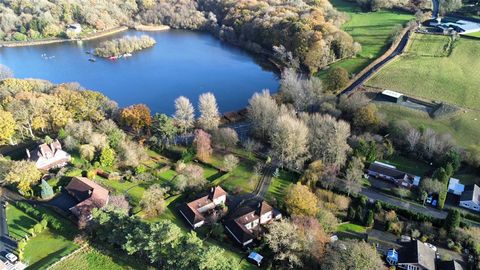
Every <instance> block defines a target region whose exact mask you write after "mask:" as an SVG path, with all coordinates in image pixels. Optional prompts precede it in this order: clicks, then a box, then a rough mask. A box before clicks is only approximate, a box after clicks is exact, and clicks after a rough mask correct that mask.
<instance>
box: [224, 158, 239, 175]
mask: <svg viewBox="0 0 480 270" xmlns="http://www.w3.org/2000/svg"><path fill="white" fill-rule="evenodd" d="M238 162H239V159H238V158H237V157H236V156H234V155H232V154H228V155H225V156H224V157H223V164H222V168H223V170H224V171H226V172H231V171H233V170H234V169H235V168H236V167H237V166H238Z"/></svg>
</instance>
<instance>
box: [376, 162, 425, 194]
mask: <svg viewBox="0 0 480 270" xmlns="http://www.w3.org/2000/svg"><path fill="white" fill-rule="evenodd" d="M367 173H368V175H370V176H372V177H375V178H381V179H384V180H387V181H390V182H393V183H395V184H397V185H399V186H402V187H406V188H411V187H413V186H418V185H419V184H420V177H419V176H415V175H412V174H409V173H405V172H402V171H400V170H397V168H396V167H395V166H393V165H389V164H385V163H381V162H378V161H375V162H373V163H372V164H370V167H369V168H368V170H367Z"/></svg>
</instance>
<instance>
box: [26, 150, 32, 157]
mask: <svg viewBox="0 0 480 270" xmlns="http://www.w3.org/2000/svg"><path fill="white" fill-rule="evenodd" d="M26 151H27V157H28V159H30V158H31V156H30V150H28V149H26Z"/></svg>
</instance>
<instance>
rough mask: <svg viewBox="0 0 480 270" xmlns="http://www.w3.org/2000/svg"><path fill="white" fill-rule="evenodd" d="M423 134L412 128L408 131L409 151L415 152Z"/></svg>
mask: <svg viewBox="0 0 480 270" xmlns="http://www.w3.org/2000/svg"><path fill="white" fill-rule="evenodd" d="M421 136H422V134H421V133H420V131H418V130H417V129H415V128H411V129H410V130H409V131H408V134H407V137H406V138H405V139H406V141H407V143H408V150H409V151H414V150H415V148H416V147H417V145H418V142H419V141H420V138H421Z"/></svg>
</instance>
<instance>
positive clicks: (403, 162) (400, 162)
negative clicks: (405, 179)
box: [381, 155, 435, 177]
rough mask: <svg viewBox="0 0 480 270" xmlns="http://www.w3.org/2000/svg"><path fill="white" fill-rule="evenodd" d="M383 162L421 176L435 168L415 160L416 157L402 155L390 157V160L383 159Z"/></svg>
mask: <svg viewBox="0 0 480 270" xmlns="http://www.w3.org/2000/svg"><path fill="white" fill-rule="evenodd" d="M381 162H383V163H387V164H390V165H393V166H395V167H397V169H399V170H401V171H404V172H407V173H411V174H415V175H418V176H420V177H422V176H424V175H425V174H426V173H427V172H429V171H430V170H432V169H435V168H433V167H431V166H430V165H428V164H426V163H424V162H421V161H418V160H414V159H409V158H407V157H404V156H400V155H395V156H393V157H391V158H389V159H388V160H382V161H381Z"/></svg>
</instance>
